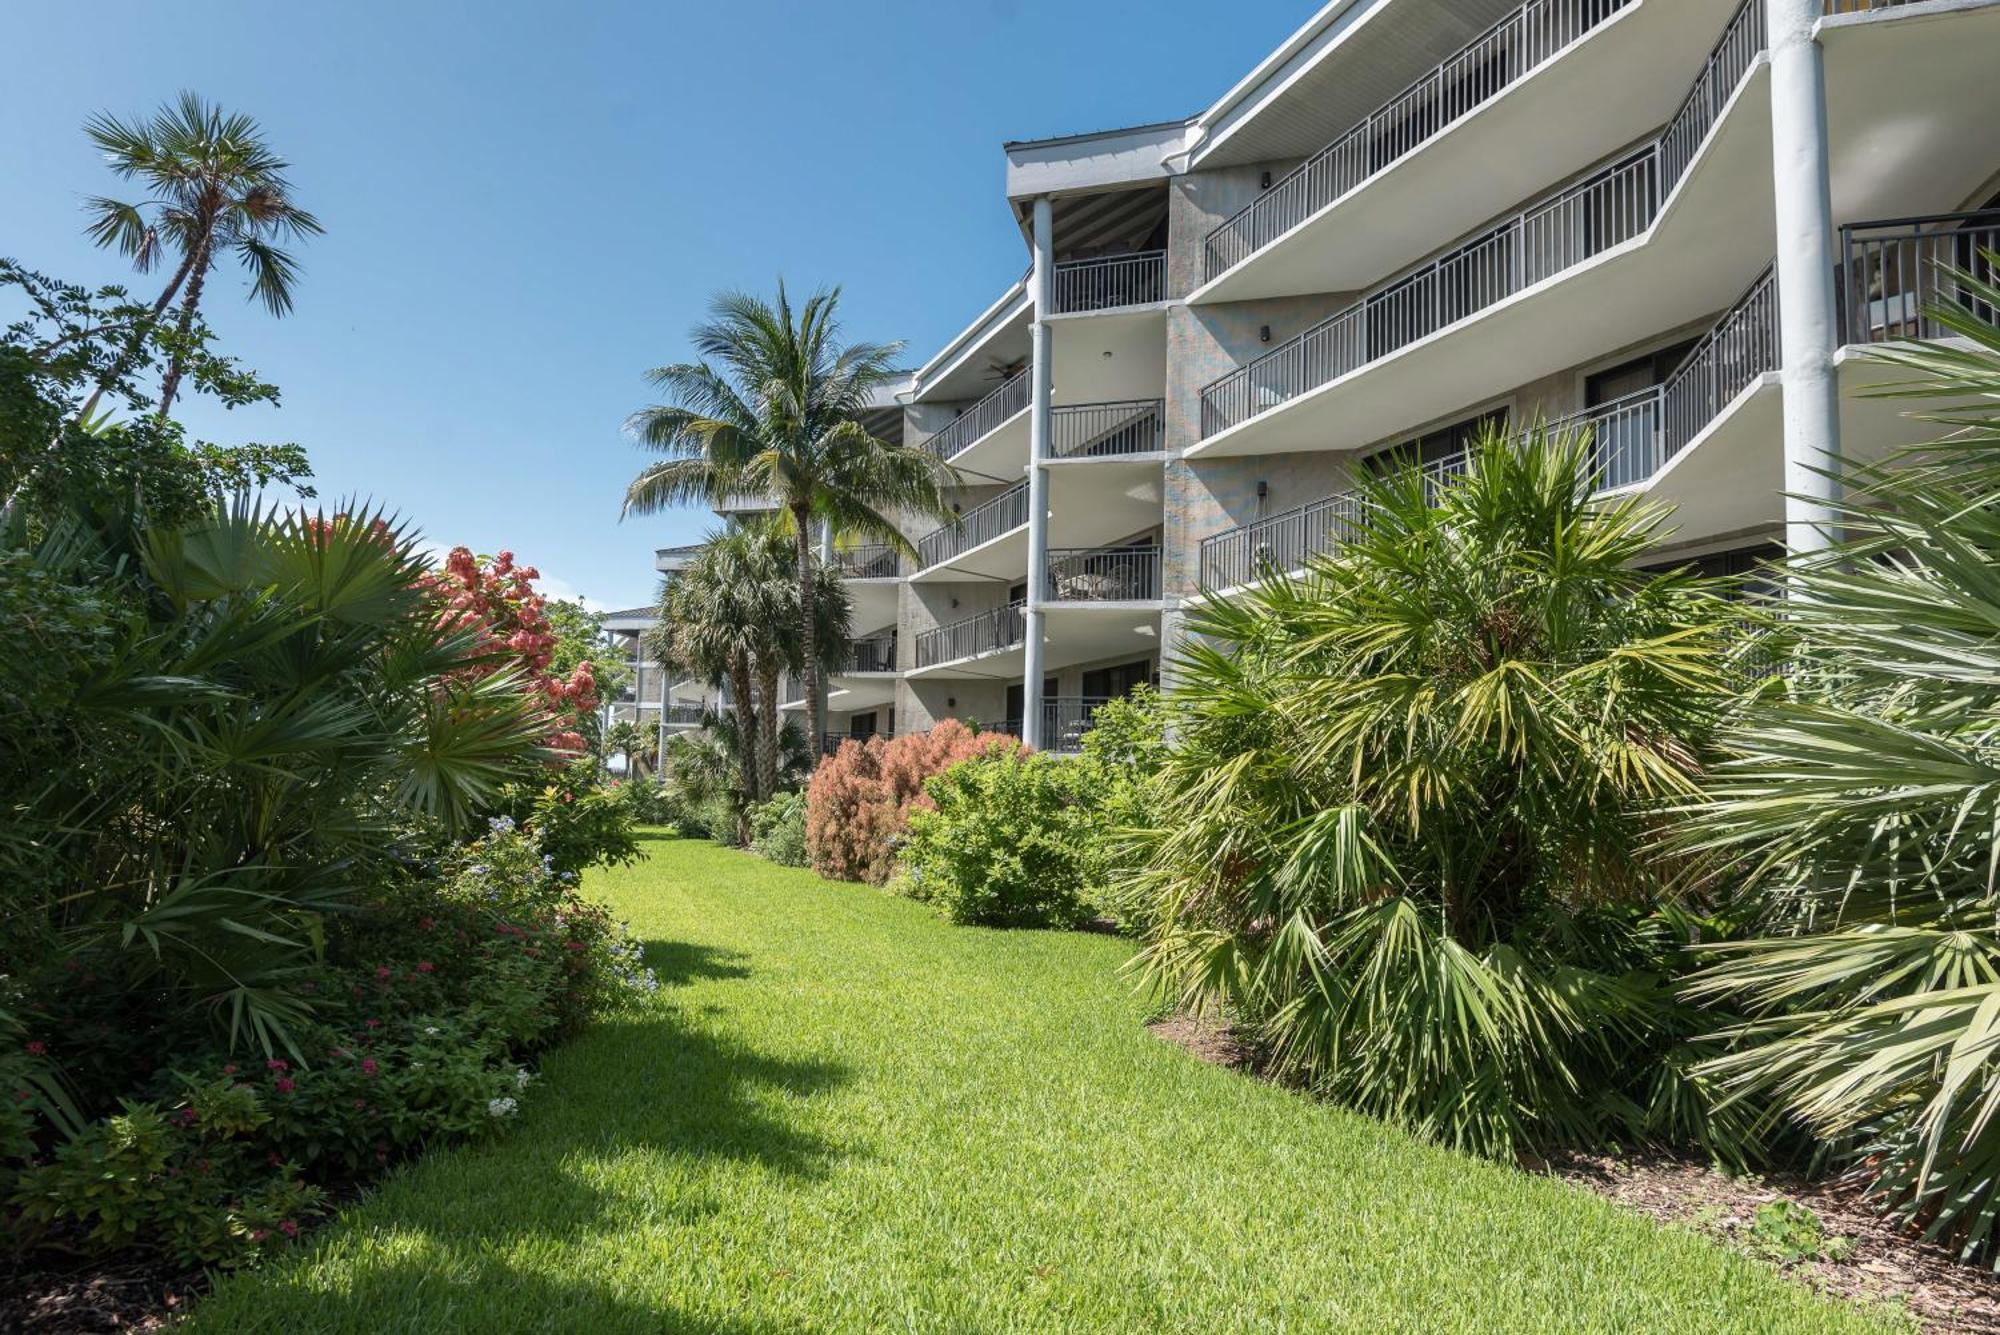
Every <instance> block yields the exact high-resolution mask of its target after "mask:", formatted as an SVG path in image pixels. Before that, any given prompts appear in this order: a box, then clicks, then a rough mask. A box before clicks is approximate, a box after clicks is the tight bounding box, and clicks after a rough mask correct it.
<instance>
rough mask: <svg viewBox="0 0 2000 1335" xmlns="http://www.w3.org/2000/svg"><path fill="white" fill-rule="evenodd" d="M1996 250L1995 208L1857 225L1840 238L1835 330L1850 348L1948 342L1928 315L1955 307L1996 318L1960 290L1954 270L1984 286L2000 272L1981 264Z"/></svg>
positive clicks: (1999, 239)
mask: <svg viewBox="0 0 2000 1335" xmlns="http://www.w3.org/2000/svg"><path fill="white" fill-rule="evenodd" d="M1989 252H2000V209H1987V210H1984V211H1982V212H1976V213H1938V214H1930V215H1927V216H1924V217H1919V218H1892V219H1888V220H1886V221H1883V222H1863V223H1855V224H1852V225H1850V226H1848V227H1843V228H1842V229H1841V233H1840V257H1841V258H1840V282H1839V287H1840V293H1841V301H1842V307H1843V309H1842V312H1841V329H1842V336H1843V341H1844V342H1846V343H1849V344H1862V345H1865V344H1877V343H1894V342H1899V341H1903V340H1908V339H1929V338H1949V337H1952V336H1953V334H1952V331H1951V330H1950V329H1949V328H1948V327H1946V326H1945V325H1943V324H1941V323H1940V322H1939V321H1938V319H1937V317H1936V316H1935V315H1933V314H1932V311H1933V309H1934V308H1936V307H1939V306H1946V307H1954V306H1955V307H1957V308H1959V309H1960V310H1963V311H1964V312H1965V313H1966V314H1968V315H1970V316H1974V317H1976V318H1980V319H1985V320H1993V319H1995V318H1996V316H2000V312H1996V311H1995V310H1994V309H1993V308H1992V307H1991V306H1989V305H1987V304H1986V303H1985V302H1984V301H1982V300H1981V299H1980V298H1979V297H1978V296H1977V295H1976V294H1975V293H1973V292H1971V291H1968V290H1967V289H1965V288H1964V287H1963V286H1961V285H1960V283H1959V281H1958V279H1957V277H1956V276H1955V274H1954V272H1953V271H1955V270H1956V271H1959V272H1965V273H1970V274H1972V275H1974V276H1976V277H1978V278H1980V279H1983V280H1984V281H1986V282H1988V283H1992V282H1995V281H1996V280H2000V270H1997V269H1996V266H1995V265H1994V263H1993V262H1992V261H1991V260H1989V259H1987V258H1986V256H1987V254H1988V253H1989Z"/></svg>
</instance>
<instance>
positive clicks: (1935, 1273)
mask: <svg viewBox="0 0 2000 1335" xmlns="http://www.w3.org/2000/svg"><path fill="white" fill-rule="evenodd" d="M1146 1027H1147V1028H1148V1029H1150V1030H1151V1031H1152V1032H1153V1033H1155V1034H1157V1035H1158V1036H1159V1037H1161V1038H1163V1039H1165V1040H1166V1041H1167V1042H1169V1043H1176V1044H1179V1045H1180V1046H1181V1047H1184V1048H1186V1049H1187V1050H1188V1051H1189V1052H1192V1053H1193V1054H1194V1055H1195V1056H1197V1057H1199V1058H1201V1059H1202V1060H1203V1061H1206V1062H1213V1063H1215V1064H1216V1065H1218V1066H1227V1067H1230V1068H1232V1069H1235V1070H1240V1071H1246V1072H1248V1073H1250V1074H1252V1075H1257V1076H1259V1078H1262V1077H1261V1073H1260V1072H1259V1071H1258V1069H1257V1060H1256V1053H1255V1051H1254V1050H1253V1049H1252V1048H1251V1047H1250V1046H1249V1045H1248V1044H1246V1043H1245V1042H1244V1041H1243V1040H1242V1039H1241V1037H1240V1036H1239V1035H1237V1034H1236V1033H1235V1032H1234V1031H1233V1030H1231V1029H1230V1028H1229V1026H1227V1025H1224V1024H1220V1023H1217V1022H1216V1021H1214V1020H1209V1019H1200V1018H1196V1017H1193V1016H1174V1017H1172V1018H1169V1019H1165V1020H1159V1021H1156V1022H1154V1023H1153V1024H1149V1025H1147V1026H1146ZM1538 1168H1539V1170H1540V1171H1544V1172H1548V1173H1552V1174H1553V1175H1555V1176H1557V1177H1560V1178H1562V1179H1563V1180H1564V1181H1566V1182H1570V1183H1574V1184H1575V1185H1577V1186H1580V1187H1585V1188H1587V1189H1589V1190H1591V1191H1595V1192H1597V1193H1598V1194H1600V1195H1602V1196H1606V1197H1609V1198H1610V1199H1611V1200H1614V1201H1617V1202H1618V1203H1619V1204H1621V1205H1624V1206H1627V1207H1629V1208H1631V1209H1634V1210H1638V1211H1641V1212H1642V1213H1644V1214H1648V1215H1651V1216H1652V1217H1653V1218H1655V1219H1658V1220H1661V1221H1663V1222H1666V1223H1673V1224H1681V1225H1685V1226H1687V1227H1690V1228H1697V1229H1700V1230H1701V1231H1703V1232H1706V1233H1709V1234H1710V1235H1712V1236H1715V1237H1717V1238H1719V1239H1720V1240H1722V1241H1723V1242H1725V1243H1729V1244H1733V1245H1741V1244H1742V1240H1743V1238H1744V1235H1745V1234H1746V1233H1747V1231H1748V1229H1749V1227H1750V1224H1751V1221H1752V1219H1753V1218H1754V1216H1755V1215H1756V1212H1757V1207H1759V1206H1760V1205H1765V1204H1767V1203H1769V1202H1771V1201H1775V1200H1779V1199H1785V1200H1790V1201H1794V1202H1796V1203H1798V1204H1800V1205H1803V1206H1806V1207H1807V1208H1808V1209H1810V1210H1812V1211H1813V1213H1815V1214H1817V1215H1818V1216H1819V1220H1820V1223H1821V1225H1822V1226H1823V1227H1824V1228H1825V1230H1826V1233H1827V1234H1828V1236H1830V1237H1843V1238H1848V1239H1851V1240H1852V1242H1853V1250H1852V1251H1851V1252H1850V1253H1849V1254H1848V1255H1847V1256H1845V1257H1844V1258H1843V1259H1842V1260H1839V1261H1823V1260H1822V1261H1797V1262H1793V1263H1791V1264H1789V1265H1787V1266H1784V1267H1782V1269H1783V1270H1784V1272H1785V1273H1786V1274H1787V1275H1789V1276H1791V1277H1792V1278H1794V1279H1796V1280H1798V1281H1799V1282H1801V1283H1805V1284H1810V1285H1812V1286H1813V1287H1815V1288H1818V1289H1821V1290H1824V1291H1825V1292H1827V1293H1831V1294H1835V1295H1837V1296H1839V1297H1842V1298H1847V1299H1850V1300H1853V1301H1857V1302H1862V1303H1875V1304H1880V1303H1888V1304H1893V1305H1897V1306H1901V1307H1903V1308H1904V1309H1906V1310H1907V1311H1909V1312H1910V1313H1912V1314H1913V1315H1915V1316H1916V1317H1917V1319H1918V1320H1919V1321H1920V1322H1922V1324H1923V1328H1924V1329H1925V1330H1926V1331H1930V1332H1936V1333H1937V1335H1946V1333H1949V1335H1969V1333H1971V1332H1978V1333H1979V1335H2000V1277H1996V1276H1995V1275H1994V1274H1993V1273H1992V1272H1991V1271H1989V1270H1984V1269H1980V1268H1977V1267H1974V1266H1970V1265H1964V1264H1961V1263H1960V1262H1959V1261H1958V1260H1957V1259H1955V1257H1954V1256H1953V1254H1952V1253H1951V1252H1949V1251H1947V1250H1945V1249H1944V1248H1942V1247H1938V1246H1935V1245H1933V1244H1930V1243H1927V1242H1925V1241H1923V1239H1922V1238H1920V1237H1917V1236H1914V1235H1913V1234H1911V1233H1910V1232H1909V1231H1907V1230H1904V1229H1900V1228H1897V1227H1896V1226H1895V1225H1893V1224H1892V1223H1890V1222H1889V1221H1888V1220H1886V1219H1884V1218H1883V1217H1882V1216H1881V1215H1880V1214H1878V1213H1876V1212H1875V1211H1874V1210H1873V1209H1871V1208H1870V1207H1869V1205H1868V1204H1867V1202H1866V1201H1864V1200H1862V1199H1861V1198H1860V1197H1859V1196H1858V1195H1857V1194H1856V1193H1855V1192H1853V1191H1852V1190H1848V1189H1845V1188H1842V1187H1838V1186H1835V1185H1832V1184H1829V1183H1827V1182H1823V1181H1814V1180H1811V1179H1807V1178H1801V1177H1787V1176H1780V1175H1772V1176H1768V1177H1751V1178H1738V1177H1730V1176H1729V1175H1727V1174H1725V1173H1721V1172H1718V1171H1716V1170H1715V1169H1714V1168H1713V1167H1711V1166H1710V1165H1709V1164H1708V1163H1707V1162H1706V1161H1705V1160H1696V1159H1688V1158H1681V1157H1676V1156H1673V1155H1663V1154H1651V1153H1639V1154H1628V1155H1620V1156H1615V1157H1614V1156H1611V1155H1597V1154H1572V1155H1567V1156H1565V1157H1563V1158H1562V1159H1560V1160H1557V1161H1554V1162H1551V1163H1547V1164H1542V1165H1538Z"/></svg>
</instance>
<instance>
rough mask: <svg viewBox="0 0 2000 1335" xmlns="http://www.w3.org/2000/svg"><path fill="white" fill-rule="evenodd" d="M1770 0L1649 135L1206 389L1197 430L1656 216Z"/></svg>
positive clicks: (1330, 373)
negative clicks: (1662, 127)
mask: <svg viewBox="0 0 2000 1335" xmlns="http://www.w3.org/2000/svg"><path fill="white" fill-rule="evenodd" d="M1762 40H1763V0H1745V3H1744V4H1743V6H1742V7H1741V8H1740V9H1738V10H1737V12H1736V15H1735V17H1734V18H1733V19H1731V21H1730V24H1729V26H1728V28H1727V29H1726V30H1725V31H1724V33H1723V36H1722V39H1721V41H1720V42H1719V43H1718V44H1717V46H1716V47H1715V49H1714V51H1713V52H1712V53H1711V54H1710V56H1709V58H1708V62H1707V64H1706V65H1705V67H1704V69H1703V73H1702V76H1701V79H1700V80H1699V81H1698V83H1697V91H1696V93H1695V94H1694V95H1692V96H1691V97H1690V98H1689V100H1688V101H1687V102H1686V103H1685V104H1683V106H1682V108H1681V111H1680V113H1679V114H1678V115H1676V116H1675V118H1674V121H1673V123H1672V124H1671V125H1669V126H1668V127H1667V129H1666V131H1665V132H1664V133H1663V134H1661V136H1660V137H1659V138H1658V139H1656V140H1654V141H1653V142H1652V143H1651V144H1649V145H1647V146H1646V147H1644V148H1642V149H1640V150H1638V151H1637V152H1635V153H1632V154H1630V155H1628V156H1627V157H1626V158H1624V159H1623V160H1621V161H1619V162H1617V163H1614V164H1613V165H1612V166H1610V167H1606V168H1604V169H1602V170H1600V171H1597V172H1594V173H1592V174H1591V175H1590V176H1588V177H1586V178H1584V179H1583V180H1581V181H1579V182H1577V183H1576V184H1574V185H1571V186H1569V187H1567V188H1566V189H1564V190H1562V191H1559V192H1558V193H1556V194H1555V195H1553V196H1551V197H1549V198H1548V199H1546V200H1544V201H1542V202H1540V203H1538V204H1534V205H1532V206H1530V207H1529V208H1527V209H1524V210H1523V211H1521V212H1520V213H1518V214H1516V215H1515V216H1514V217H1512V218H1510V219H1508V220H1507V221H1505V222H1503V223H1501V224H1499V225H1498V226H1497V227H1493V228H1491V229H1489V230H1488V231H1486V232H1485V233H1484V234H1482V235H1480V236H1478V237H1475V238H1474V239H1472V240H1471V241H1468V242H1465V243H1463V244H1461V245H1458V246H1456V247H1454V248H1453V249H1451V250H1450V251H1447V252H1446V253H1444V254H1442V255H1439V256H1437V257H1436V258H1434V259H1431V260H1427V261H1425V262H1424V263H1422V264H1419V265H1417V266H1416V267H1415V268H1414V269H1411V270H1409V271H1407V272H1405V273H1403V274H1401V275H1399V276H1397V277H1396V278H1393V279H1391V280H1389V281H1388V282H1385V283H1383V284H1380V285H1379V286H1377V287H1376V288H1375V289H1373V290H1372V291H1370V292H1369V293H1368V294H1367V295H1365V296H1363V297H1362V298H1361V299H1360V300H1359V301H1357V302H1355V303H1354V304H1353V305H1351V306H1349V307H1347V308H1346V309H1344V310H1341V311H1339V312H1337V313H1335V314H1334V315H1332V316H1329V317H1328V318H1327V319H1325V320H1322V321H1321V322H1320V323H1318V324H1316V325H1314V326H1313V327H1312V328H1310V329H1308V330H1306V331H1305V332H1304V333H1302V334H1300V335H1298V336H1297V337H1295V338H1293V339H1291V340H1290V341H1288V342H1287V343H1285V344H1283V345H1282V346H1280V347H1277V348H1274V349H1272V350H1271V351H1270V352H1268V353H1266V354H1265V355H1263V356H1262V357H1259V358H1258V359H1257V360H1255V361H1253V362H1250V363H1249V364H1247V365H1245V366H1241V367H1238V368H1237V369H1236V370H1234V371H1232V372H1230V373H1229V374H1228V375H1225V376H1223V377H1221V378H1220V379H1218V380H1216V381H1215V382H1213V383H1212V384H1210V385H1209V386H1208V387H1207V388H1205V389H1203V390H1202V392H1201V434H1202V436H1203V437H1204V438H1206V437H1209V436H1212V435H1215V434H1216V433H1217V432H1220V431H1226V430H1228V429H1229V428H1230V427H1233V426H1236V425H1239V424H1240V423H1243V422H1246V421H1248V420H1250V419H1251V418H1253V417H1256V416H1258V415H1259V414H1261V413H1264V412H1266V411H1268V410H1270V409H1272V408H1275V407H1278V406H1279V405H1281V404H1283V403H1287V402H1289V401H1290V400H1292V399H1294V398H1297V397H1299V396H1300V395H1302V394H1305V393H1308V392H1310V391H1312V390H1314V389H1317V388H1319V387H1320V386H1321V385H1325V384H1328V383H1330V382H1332V381H1334V380H1337V379H1339V378H1340V377H1341V376H1344V375H1346V374H1348V373H1350V372H1352V371H1356V370H1359V369H1360V368H1361V367H1363V366H1367V365H1369V364H1371V363H1373V362H1377V361H1380V360H1381V359H1382V358H1384V357H1387V356H1389V355H1390V354H1391V353H1393V352H1396V351H1398V350H1400V349H1402V348H1405V347H1408V346H1409V345H1410V344H1412V343H1415V342H1417V341H1418V340H1420V339H1423V338H1426V337H1428V336H1429V335H1431V334H1434V333H1436V332H1438V331H1439V330H1442V329H1445V328H1447V327H1449V326H1451V325H1454V324H1457V323H1458V322H1459V321H1461V320H1465V319H1468V318H1470V317H1471V316H1473V315H1476V314H1478V313H1479V312H1481V311H1484V310H1487V309H1489V308H1490V307H1492V306H1495V305H1497V304H1499V303H1500V302H1502V301H1504V300H1506V299H1507V298H1508V297H1511V296H1513V295H1515V294H1516V293H1518V292H1521V291H1523V290H1525V289H1527V288H1529V287H1532V286H1534V285H1535V284H1536V283H1540V282H1542V281H1544V280H1546V279H1549V278H1553V277H1555V276H1556V275H1558V274H1561V273H1564V272H1567V271H1568V270H1570V269H1573V268H1575V267H1576V266H1578V265H1580V264H1582V263H1583V262H1584V261H1585V260H1588V259H1590V258H1592V257H1593V256H1596V255H1600V254H1602V253H1604V252H1605V251H1608V250H1610V249H1612V248H1614V247H1616V246H1620V245H1623V244H1625V243H1626V242H1628V241H1631V240H1633V239H1634V238H1635V237H1637V236H1639V235H1641V234H1642V233H1644V232H1645V230H1646V229H1647V228H1648V227H1650V226H1652V224H1653V220H1654V219H1655V218H1656V217H1658V215H1659V209H1660V205H1661V203H1662V201H1664V200H1665V199H1666V197H1667V196H1668V195H1669V194H1671V193H1672V192H1673V189H1674V187H1675V186H1677V185H1678V184H1679V183H1680V180H1681V177H1682V176H1683V175H1684V174H1685V173H1686V171H1687V169H1688V167H1689V165H1690V164H1691V163H1692V162H1693V160H1694V155H1695V152H1696V151H1697V150H1698V148H1699V146H1700V144H1701V142H1702V141H1703V139H1705V138H1706V136H1707V135H1708V133H1709V132H1710V131H1711V130H1712V129H1713V127H1714V123H1715V116H1716V109H1718V108H1719V107H1720V106H1721V105H1722V104H1723V103H1724V102H1726V101H1727V99H1728V96H1729V94H1730V93H1731V92H1733V91H1734V90H1735V88H1736V86H1737V85H1738V84H1739V83H1740V82H1741V81H1742V79H1743V76H1744V74H1745V73H1747V71H1748V70H1749V67H1750V63H1751V61H1752V60H1754V58H1755V56H1756V54H1757V52H1758V51H1759V50H1761V49H1762Z"/></svg>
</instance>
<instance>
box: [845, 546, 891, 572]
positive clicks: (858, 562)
mask: <svg viewBox="0 0 2000 1335" xmlns="http://www.w3.org/2000/svg"><path fill="white" fill-rule="evenodd" d="M833 565H834V568H835V569H836V570H838V571H839V572H840V573H841V574H843V575H845V576H847V578H849V579H894V578H895V577H896V549H895V548H893V547H889V546H886V545H883V544H879V543H872V544H869V545H866V546H861V547H843V548H842V549H840V550H839V551H837V552H835V553H834V554H833Z"/></svg>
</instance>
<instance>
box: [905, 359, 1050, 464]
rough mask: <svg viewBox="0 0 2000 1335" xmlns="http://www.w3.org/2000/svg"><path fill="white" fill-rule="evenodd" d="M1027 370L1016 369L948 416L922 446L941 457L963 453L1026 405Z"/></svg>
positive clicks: (947, 457)
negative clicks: (961, 408)
mask: <svg viewBox="0 0 2000 1335" xmlns="http://www.w3.org/2000/svg"><path fill="white" fill-rule="evenodd" d="M1029 388H1030V386H1029V381H1028V373H1027V372H1026V371H1017V372H1015V373H1014V374H1013V375H1012V376H1010V377H1008V379H1007V380H1006V382H1005V383H1003V384H1002V385H1001V386H1000V388H998V389H996V390H994V391H993V392H992V393H991V394H988V395H987V396H986V397H985V398H983V399H981V400H980V401H979V402H977V403H975V404H973V405H972V406H971V407H970V408H967V409H966V410H965V411H964V412H962V413H960V414H959V415H958V416H957V417H954V418H952V419H951V425H949V426H947V427H946V428H945V429H944V430H942V431H940V432H938V433H937V434H936V435H935V436H932V437H931V438H930V439H929V440H926V441H925V442H924V448H925V449H926V450H928V451H929V452H930V453H932V454H933V455H936V456H937V457H938V458H940V459H951V458H954V457H955V456H957V455H959V454H962V453H964V452H965V451H966V450H967V449H969V448H971V447H972V445H973V444H975V443H976V442H978V441H979V440H981V439H983V438H984V437H985V436H986V435H987V433H988V432H990V431H992V430H993V429H994V428H995V427H997V426H999V425H1000V424H1001V423H1002V422H1005V421H1007V420H1008V419H1009V418H1012V417H1014V416H1015V415H1017V414H1019V413H1022V412H1025V411H1026V410H1027V407H1028V391H1029Z"/></svg>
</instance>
